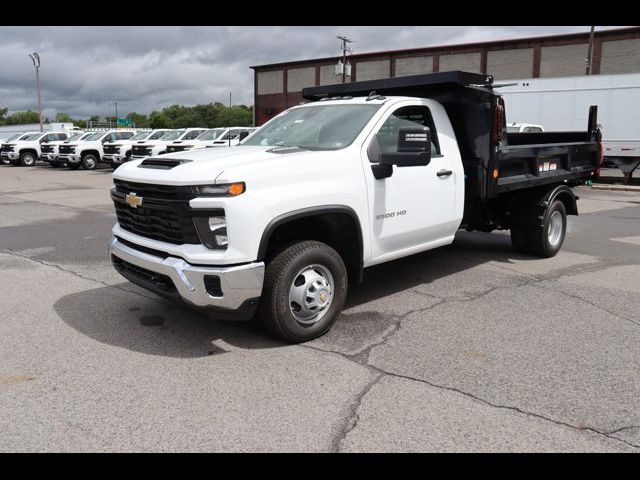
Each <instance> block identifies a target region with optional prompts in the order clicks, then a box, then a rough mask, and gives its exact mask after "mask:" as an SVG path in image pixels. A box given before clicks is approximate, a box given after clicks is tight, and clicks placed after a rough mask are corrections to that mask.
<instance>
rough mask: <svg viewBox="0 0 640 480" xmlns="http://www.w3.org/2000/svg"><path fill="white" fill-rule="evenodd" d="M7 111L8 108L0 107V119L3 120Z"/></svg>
mask: <svg viewBox="0 0 640 480" xmlns="http://www.w3.org/2000/svg"><path fill="white" fill-rule="evenodd" d="M8 111H9V109H8V108H6V107H4V108H0V121H3V120H4V117H5V116H6V115H7V112H8Z"/></svg>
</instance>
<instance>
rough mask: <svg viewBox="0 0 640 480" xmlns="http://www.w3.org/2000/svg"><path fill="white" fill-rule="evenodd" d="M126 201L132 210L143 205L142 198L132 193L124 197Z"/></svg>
mask: <svg viewBox="0 0 640 480" xmlns="http://www.w3.org/2000/svg"><path fill="white" fill-rule="evenodd" d="M124 201H125V202H126V203H127V205H129V206H130V207H131V208H138V207H139V206H140V205H142V197H138V196H137V195H136V194H135V193H133V192H131V193H129V194H127V195H125V197H124Z"/></svg>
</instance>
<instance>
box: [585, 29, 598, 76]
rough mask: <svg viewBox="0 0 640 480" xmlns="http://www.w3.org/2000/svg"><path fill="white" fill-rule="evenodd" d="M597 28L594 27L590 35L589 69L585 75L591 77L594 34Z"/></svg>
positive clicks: (587, 61)
mask: <svg viewBox="0 0 640 480" xmlns="http://www.w3.org/2000/svg"><path fill="white" fill-rule="evenodd" d="M595 28H596V27H595V26H592V27H591V32H590V33H589V49H588V51H587V60H586V63H587V68H586V71H585V75H591V70H592V69H593V32H594V30H595Z"/></svg>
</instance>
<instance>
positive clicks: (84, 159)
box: [0, 127, 254, 170]
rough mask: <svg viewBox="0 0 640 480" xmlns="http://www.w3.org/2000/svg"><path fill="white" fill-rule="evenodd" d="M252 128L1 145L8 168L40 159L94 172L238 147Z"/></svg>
mask: <svg viewBox="0 0 640 480" xmlns="http://www.w3.org/2000/svg"><path fill="white" fill-rule="evenodd" d="M253 130H254V128H251V127H228V128H210V129H207V128H182V129H156V130H133V129H102V130H93V131H83V130H80V131H73V130H72V131H69V130H59V131H45V132H33V131H32V132H23V133H17V134H14V135H13V136H12V137H10V138H8V139H7V140H5V141H4V142H3V143H1V144H0V159H1V160H2V163H3V164H5V165H9V164H12V165H20V166H24V167H31V166H33V165H35V164H36V162H37V161H38V160H41V161H44V162H48V163H49V164H50V165H51V166H52V167H60V166H63V165H66V166H68V167H69V168H70V169H72V170H76V169H78V168H80V167H82V168H84V169H86V170H93V169H95V168H96V167H97V166H98V164H100V163H106V164H109V165H111V167H112V168H113V169H115V168H117V167H118V166H119V165H120V164H122V163H125V162H127V161H129V160H135V159H139V158H144V157H148V156H158V155H164V154H166V153H171V152H179V151H188V150H199V149H204V148H217V147H227V146H234V145H237V144H238V143H239V142H240V140H241V139H242V138H244V137H246V136H247V135H248V134H249V133H251V132H252V131H253Z"/></svg>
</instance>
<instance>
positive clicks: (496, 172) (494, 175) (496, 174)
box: [493, 168, 498, 179]
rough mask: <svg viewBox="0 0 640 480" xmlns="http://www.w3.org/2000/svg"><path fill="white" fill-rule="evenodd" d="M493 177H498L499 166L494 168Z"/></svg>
mask: <svg viewBox="0 0 640 480" xmlns="http://www.w3.org/2000/svg"><path fill="white" fill-rule="evenodd" d="M493 178H494V179H495V178H498V169H497V168H494V169H493Z"/></svg>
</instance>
